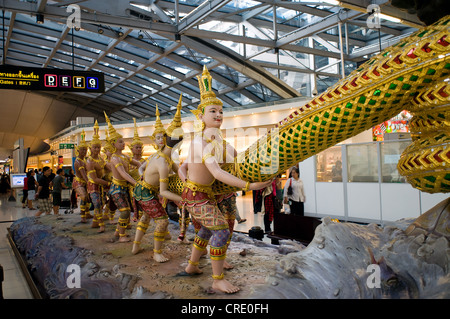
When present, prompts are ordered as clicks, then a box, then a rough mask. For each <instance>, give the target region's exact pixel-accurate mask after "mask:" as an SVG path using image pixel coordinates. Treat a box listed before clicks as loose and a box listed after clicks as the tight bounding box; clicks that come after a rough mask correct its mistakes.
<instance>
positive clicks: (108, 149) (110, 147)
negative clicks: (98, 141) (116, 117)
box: [103, 128, 114, 153]
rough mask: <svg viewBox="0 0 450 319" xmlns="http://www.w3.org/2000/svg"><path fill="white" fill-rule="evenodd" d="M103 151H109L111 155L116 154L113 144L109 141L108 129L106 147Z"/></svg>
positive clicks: (106, 131)
mask: <svg viewBox="0 0 450 319" xmlns="http://www.w3.org/2000/svg"><path fill="white" fill-rule="evenodd" d="M103 150H107V151H109V152H111V153H114V147H113V146H112V145H111V142H110V141H109V136H108V128H106V130H105V145H104V146H103Z"/></svg>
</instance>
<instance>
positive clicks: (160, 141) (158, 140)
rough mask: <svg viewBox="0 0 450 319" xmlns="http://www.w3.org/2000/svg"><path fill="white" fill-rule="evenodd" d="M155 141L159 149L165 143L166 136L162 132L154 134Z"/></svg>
mask: <svg viewBox="0 0 450 319" xmlns="http://www.w3.org/2000/svg"><path fill="white" fill-rule="evenodd" d="M155 143H156V145H158V147H159V149H162V148H163V147H164V145H165V144H166V137H165V135H164V133H157V134H156V135H155Z"/></svg>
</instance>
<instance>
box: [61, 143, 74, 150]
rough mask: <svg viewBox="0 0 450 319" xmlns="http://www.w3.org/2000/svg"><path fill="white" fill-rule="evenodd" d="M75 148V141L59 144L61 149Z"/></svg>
mask: <svg viewBox="0 0 450 319" xmlns="http://www.w3.org/2000/svg"><path fill="white" fill-rule="evenodd" d="M74 148H75V144H73V143H60V144H59V149H60V150H70V149H74Z"/></svg>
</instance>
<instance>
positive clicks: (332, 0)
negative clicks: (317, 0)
mask: <svg viewBox="0 0 450 319" xmlns="http://www.w3.org/2000/svg"><path fill="white" fill-rule="evenodd" d="M321 2H322V3H327V4H331V5H333V6H338V5H340V4H341V3H340V2H339V1H337V0H322V1H321Z"/></svg>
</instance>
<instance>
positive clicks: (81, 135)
mask: <svg viewBox="0 0 450 319" xmlns="http://www.w3.org/2000/svg"><path fill="white" fill-rule="evenodd" d="M80 138H81V141H80V142H79V143H78V148H80V147H89V145H88V143H86V133H85V132H84V130H82V131H81V134H80Z"/></svg>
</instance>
